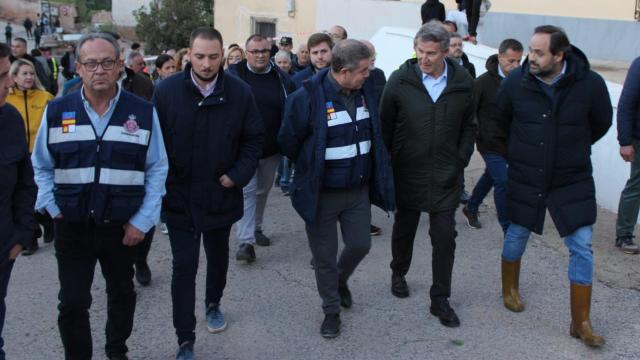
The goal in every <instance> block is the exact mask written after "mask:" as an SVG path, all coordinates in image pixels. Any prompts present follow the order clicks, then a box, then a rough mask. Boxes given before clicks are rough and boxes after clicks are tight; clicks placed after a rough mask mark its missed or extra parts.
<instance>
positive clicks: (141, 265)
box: [136, 261, 151, 286]
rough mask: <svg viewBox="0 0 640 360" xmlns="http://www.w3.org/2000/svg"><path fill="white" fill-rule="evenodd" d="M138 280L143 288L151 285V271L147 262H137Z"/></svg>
mask: <svg viewBox="0 0 640 360" xmlns="http://www.w3.org/2000/svg"><path fill="white" fill-rule="evenodd" d="M136 280H138V283H139V284H140V285H142V286H149V284H151V269H149V264H147V262H146V261H140V262H136Z"/></svg>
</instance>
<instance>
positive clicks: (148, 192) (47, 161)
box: [31, 87, 169, 233]
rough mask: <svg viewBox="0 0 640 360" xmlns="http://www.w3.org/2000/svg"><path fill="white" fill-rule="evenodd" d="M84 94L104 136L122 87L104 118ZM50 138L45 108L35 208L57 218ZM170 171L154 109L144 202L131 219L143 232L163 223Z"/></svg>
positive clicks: (37, 149)
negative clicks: (162, 216) (49, 146)
mask: <svg viewBox="0 0 640 360" xmlns="http://www.w3.org/2000/svg"><path fill="white" fill-rule="evenodd" d="M80 91H81V92H82V102H83V104H84V108H85V110H86V112H87V115H88V116H89V119H90V120H91V124H93V127H94V129H95V131H96V134H102V133H104V130H105V129H106V128H107V125H108V124H109V120H110V119H111V115H113V111H114V110H115V107H116V104H117V102H118V100H119V99H120V87H118V92H117V94H116V96H115V97H114V98H113V99H111V101H110V102H109V108H108V110H107V111H106V112H105V113H104V114H103V115H102V116H99V115H98V114H97V113H96V111H95V110H94V109H93V108H92V107H91V104H89V102H88V101H87V100H86V99H85V97H84V89H81V90H80ZM48 137H49V129H48V126H47V109H45V110H44V114H43V115H42V122H41V123H40V128H39V129H38V135H37V136H36V142H35V145H34V148H33V154H32V155H31V162H32V164H33V170H34V173H35V181H36V184H37V185H38V198H37V200H36V206H35V207H36V209H37V210H38V211H40V212H43V211H44V210H46V211H47V212H48V213H49V215H51V217H53V218H55V217H56V216H58V215H59V214H60V208H59V207H58V205H56V202H55V198H54V196H53V187H54V182H53V179H54V167H55V163H54V161H53V158H52V157H51V153H50V152H49V148H48V146H47V144H48ZM168 171H169V162H168V159H167V152H166V150H165V147H164V140H163V139H162V130H161V129H160V121H159V120H158V114H157V112H156V109H155V108H154V109H153V120H152V128H151V138H150V139H149V147H148V149H147V159H146V167H145V175H144V177H145V178H144V190H145V195H144V200H143V201H142V205H141V206H140V209H138V212H136V214H135V215H133V217H132V218H131V219H130V220H129V223H130V224H131V225H133V226H135V227H136V228H137V229H138V230H140V231H142V232H145V233H146V232H148V231H149V230H150V229H151V228H152V227H153V226H154V225H155V224H156V223H158V222H159V220H160V205H161V201H162V196H163V195H164V194H165V187H164V184H165V180H166V178H167V172H168ZM63 216H64V214H63Z"/></svg>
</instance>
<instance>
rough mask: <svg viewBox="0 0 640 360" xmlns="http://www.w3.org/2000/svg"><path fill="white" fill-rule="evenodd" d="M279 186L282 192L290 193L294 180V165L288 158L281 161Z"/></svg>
mask: <svg viewBox="0 0 640 360" xmlns="http://www.w3.org/2000/svg"><path fill="white" fill-rule="evenodd" d="M278 175H279V176H280V177H279V178H278V185H280V189H281V190H282V192H287V191H289V184H291V181H292V180H293V179H292V178H293V163H292V162H291V160H289V159H287V158H286V157H284V156H283V157H282V160H281V161H280V166H278Z"/></svg>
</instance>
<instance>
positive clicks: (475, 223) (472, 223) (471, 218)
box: [462, 204, 482, 229]
mask: <svg viewBox="0 0 640 360" xmlns="http://www.w3.org/2000/svg"><path fill="white" fill-rule="evenodd" d="M462 213H463V214H464V216H465V217H466V218H467V224H468V225H469V227H470V228H472V229H481V228H482V224H481V223H480V220H478V213H477V212H472V211H471V210H469V204H467V205H465V206H463V207H462Z"/></svg>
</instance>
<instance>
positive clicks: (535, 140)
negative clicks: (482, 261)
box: [497, 25, 613, 347]
mask: <svg viewBox="0 0 640 360" xmlns="http://www.w3.org/2000/svg"><path fill="white" fill-rule="evenodd" d="M497 114H498V119H499V121H500V122H501V125H500V127H501V128H502V129H505V130H507V134H508V138H507V144H508V145H507V163H508V164H509V170H508V180H507V213H508V214H509V220H510V221H511V225H510V226H509V229H508V230H507V233H506V236H505V239H504V247H503V250H502V296H503V301H504V305H505V307H506V308H507V309H509V310H511V311H514V312H520V311H523V310H524V304H523V302H522V300H521V298H520V294H519V289H518V284H519V275H520V259H521V258H522V255H523V254H524V251H525V248H526V245H527V242H528V240H529V237H530V234H531V232H532V231H533V232H535V233H538V234H541V233H542V229H543V228H544V221H545V215H546V212H547V209H548V210H549V214H550V215H551V218H552V219H553V222H554V224H555V226H556V228H557V229H558V232H559V233H560V236H562V237H563V238H564V241H565V244H566V246H567V247H568V248H569V268H568V277H569V281H570V284H571V285H570V294H571V295H570V299H571V300H570V303H571V326H570V328H569V329H570V330H569V333H570V334H571V336H573V337H576V338H579V339H582V341H583V342H584V343H585V344H586V345H589V346H595V347H597V346H601V345H603V344H604V339H603V338H602V337H601V336H599V335H597V334H596V333H595V332H594V331H593V329H592V327H591V320H590V312H591V283H592V278H593V250H592V249H591V239H592V236H593V224H594V223H595V221H596V213H597V207H596V198H595V192H596V189H595V185H594V182H593V176H592V166H591V146H592V145H593V144H594V143H595V142H596V141H598V139H600V138H601V137H603V136H604V135H605V134H606V133H607V130H608V129H609V127H610V126H611V119H612V115H613V110H612V108H611V100H610V98H609V93H608V91H607V86H606V84H605V82H604V80H603V79H602V77H600V75H598V74H596V73H595V72H594V71H592V70H591V68H590V66H589V62H588V60H587V58H586V56H585V55H584V54H583V53H582V51H580V50H579V49H577V48H576V47H574V46H571V44H570V43H569V39H568V38H567V35H566V34H565V32H564V31H563V30H562V29H561V28H558V27H556V26H551V25H544V26H539V27H537V28H536V29H535V31H534V34H533V36H532V38H531V41H530V42H529V57H528V58H527V60H526V61H525V62H524V64H523V65H522V67H521V68H519V69H516V70H514V71H512V72H511V74H509V76H508V77H507V78H506V79H505V80H504V81H503V82H502V85H501V86H500V90H499V91H498V96H497Z"/></svg>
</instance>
